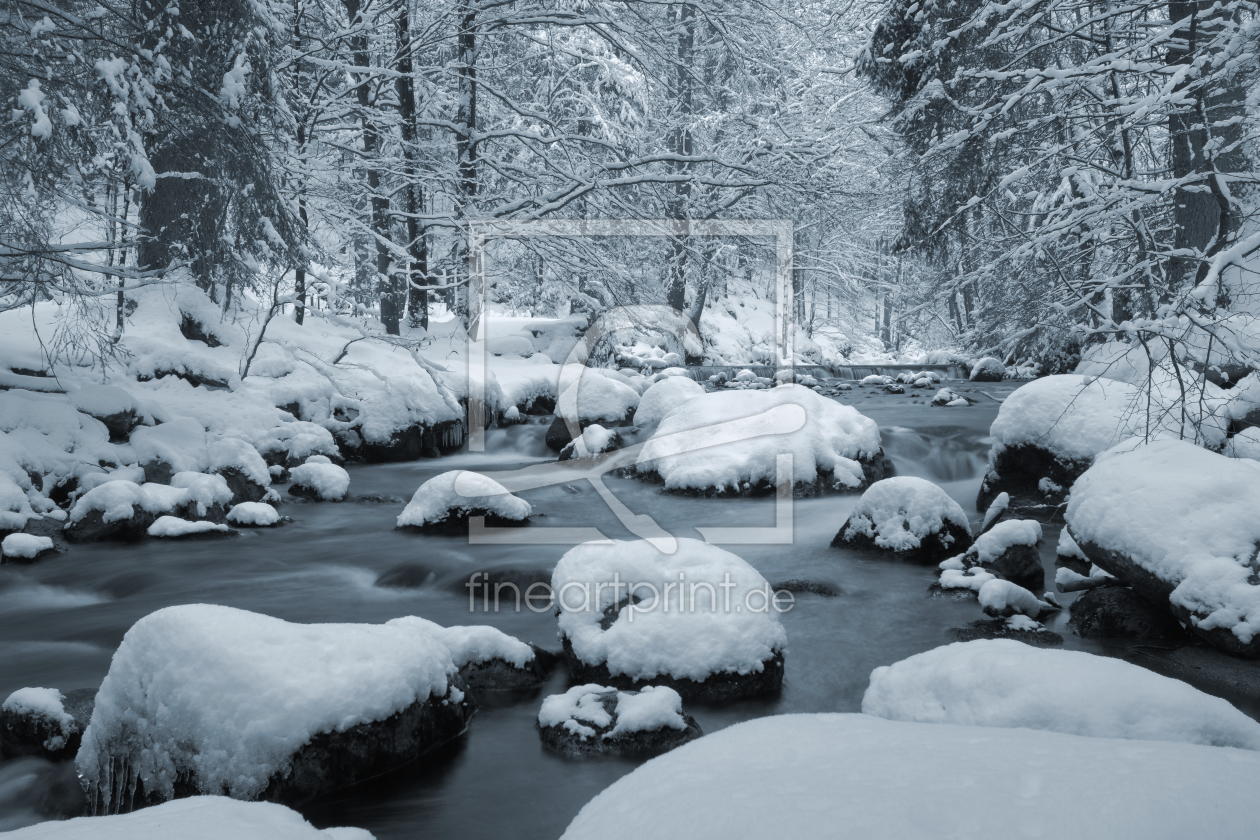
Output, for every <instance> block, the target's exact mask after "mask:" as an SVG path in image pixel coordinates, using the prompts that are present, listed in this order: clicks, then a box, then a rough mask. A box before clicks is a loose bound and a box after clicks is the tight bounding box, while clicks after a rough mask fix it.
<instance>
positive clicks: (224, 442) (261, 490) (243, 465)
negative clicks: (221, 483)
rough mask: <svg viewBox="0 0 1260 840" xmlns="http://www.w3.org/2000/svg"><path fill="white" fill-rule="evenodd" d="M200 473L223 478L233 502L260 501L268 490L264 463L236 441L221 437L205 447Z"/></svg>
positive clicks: (269, 478) (269, 477)
mask: <svg viewBox="0 0 1260 840" xmlns="http://www.w3.org/2000/svg"><path fill="white" fill-rule="evenodd" d="M203 472H208V473H214V474H215V475H221V476H223V479H224V480H225V481H226V482H227V485H228V489H229V490H231V491H232V501H233V502H257V501H260V500H261V499H262V497H263V496H265V495H267V489H268V488H269V487H271V473H270V471H269V470H268V468H267V462H266V461H265V460H263V457H262V456H261V455H259V454H258V450H257V449H255V448H254V447H253V446H251V445H250V444H248V443H246V442H245V441H243V440H241V439H240V438H233V437H225V438H220V439H219V440H216V441H213V442H211V443H210V444H208V445H207V446H206V466H205V469H204V470H203Z"/></svg>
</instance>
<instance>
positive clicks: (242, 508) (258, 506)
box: [227, 502, 280, 528]
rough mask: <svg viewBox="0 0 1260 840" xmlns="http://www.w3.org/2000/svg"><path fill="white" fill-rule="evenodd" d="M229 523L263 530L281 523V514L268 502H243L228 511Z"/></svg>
mask: <svg viewBox="0 0 1260 840" xmlns="http://www.w3.org/2000/svg"><path fill="white" fill-rule="evenodd" d="M227 521H228V522H231V523H233V524H235V525H253V526H256V527H260V528H261V527H266V526H268V525H275V524H276V523H277V522H279V521H280V514H279V513H277V512H276V509H275V508H273V507H272V506H271V505H269V504H267V503H266V502H241V503H240V504H239V505H236V506H234V507H233V508H232V509H231V510H229V511H228V515H227Z"/></svg>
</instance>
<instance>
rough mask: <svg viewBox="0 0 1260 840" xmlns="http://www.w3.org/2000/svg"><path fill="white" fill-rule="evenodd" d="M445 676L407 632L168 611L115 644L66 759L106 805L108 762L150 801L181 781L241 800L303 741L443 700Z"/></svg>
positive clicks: (441, 659)
mask: <svg viewBox="0 0 1260 840" xmlns="http://www.w3.org/2000/svg"><path fill="white" fill-rule="evenodd" d="M454 673H455V666H454V664H453V663H452V662H451V657H450V652H449V651H448V650H447V648H446V647H445V646H444V645H443V644H442V643H441V642H440V641H438V640H437V639H435V638H434V637H433V636H432V635H431V634H429V633H427V632H425V630H424V629H423V628H421V627H420V626H418V625H415V624H408V623H405V622H403V623H392V622H391V623H389V624H384V625H368V624H291V623H289V622H287V621H282V620H281V619H278V618H272V617H270V616H266V615H259V614H257V613H252V612H247V611H245V610H238V609H233V608H231V607H221V606H212V605H209V604H190V605H186V606H178V607H167V608H165V609H162V610H158V611H157V612H155V613H151V614H150V615H147V616H145V617H144V618H142V619H140V620H139V621H137V622H136V623H135V624H134V625H132V627H131V629H130V630H128V631H127V634H126V635H125V636H124V637H123V641H122V644H121V645H120V646H119V647H118V650H117V652H115V654H114V658H113V661H112V662H111V663H110V668H109V673H108V674H107V675H106V677H105V681H104V682H103V683H102V684H101V688H100V692H99V693H98V694H97V697H96V708H95V709H94V711H93V712H92V720H91V723H90V724H89V725H88V728H87V731H86V732H85V733H84V734H83V746H82V747H81V748H80V750H79V754H78V757H77V759H76V762H77V765H78V770H79V773H80V776H81V778H82V779H83V781H84V784H85V786H89V787H94V788H96V789H97V790H99V791H100V793H101V794H102V795H103V796H105V797H106V798H107V797H108V795H109V787H110V785H109V777H110V773H111V762H117V761H118V760H119V759H123V760H125V761H126V762H127V763H128V765H129V768H130V772H131V773H133V774H135V775H139V776H141V777H143V778H144V781H145V789H146V791H148V792H150V793H155V794H159V795H161V796H165V797H171V796H173V795H174V783H175V781H176V780H177V779H178V778H179V777H180V776H181V775H185V776H186V775H188V774H190V773H192V774H194V775H195V777H196V778H197V780H198V782H199V784H200V786H201V791H203V792H206V791H214V792H216V793H219V792H222V793H226V794H228V795H230V796H232V797H234V798H243V799H248V798H253V797H256V796H257V795H258V794H260V793H261V792H262V791H263V790H264V789H265V788H266V787H267V783H268V780H269V779H270V778H271V776H272V775H273V774H275V773H277V772H280V771H283V770H284V769H285V762H286V760H287V759H289V758H290V757H291V756H292V755H293V753H294V752H296V751H297V750H298V749H299V748H300V747H302V746H303V745H304V744H306V743H307V742H308V741H309V740H310V739H311V737H312V736H314V735H316V734H318V733H320V732H334V731H336V732H342V731H345V730H347V729H349V728H351V727H353V726H356V725H358V724H361V723H368V722H371V721H378V720H384V719H385V718H387V717H389V716H390V715H392V714H394V713H395V712H399V711H401V710H403V709H404V708H406V707H408V706H410V705H411V704H412V703H414V702H416V701H417V700H424V699H426V698H428V697H431V696H432V697H436V698H442V697H444V696H445V695H446V694H447V686H448V683H447V680H448V677H449V676H451V675H452V674H454ZM113 766H117V765H116V764H115V765H113ZM106 804H108V803H107V802H106Z"/></svg>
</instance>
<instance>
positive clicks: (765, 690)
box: [563, 637, 783, 703]
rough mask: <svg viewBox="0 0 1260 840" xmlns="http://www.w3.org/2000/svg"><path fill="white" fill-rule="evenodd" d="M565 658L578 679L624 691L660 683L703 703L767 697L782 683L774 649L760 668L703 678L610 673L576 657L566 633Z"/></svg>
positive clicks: (778, 657) (778, 655)
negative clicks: (633, 676)
mask: <svg viewBox="0 0 1260 840" xmlns="http://www.w3.org/2000/svg"><path fill="white" fill-rule="evenodd" d="M563 643H564V658H565V661H566V662H567V663H568V664H569V675H570V676H571V677H572V678H573V679H574V680H575V681H577V682H579V683H597V684H599V685H607V686H612V687H613V688H619V689H622V690H623V691H638V690H639V689H641V688H643V687H644V686H647V685H663V686H668V687H669V688H672V689H674V690H675V691H677V692H678V693H679V695H681V696H682V698H683V699H684V700H696V701H699V702H702V703H720V702H725V701H728V700H740V699H743V698H747V697H768V696H773V695H776V694H778V693H779V690H780V689H781V688H782V687H783V652H782V651H776V652H775V654H774V655H773V656H771V657H770V658H769V659H766V660H764V661H763V662H762V663H761V664H762V669H761V670H760V671H753V672H751V673H748V674H736V673H733V672H730V671H723V672H720V673H716V674H711V675H709V676H708V677H706V678H705V679H703V680H699V681H697V680H692V679H688V678H686V677H673V676H670V675H668V674H658V675H657V676H655V677H653V678H651V679H649V680H636V679H633V678H631V677H628V676H626V675H625V674H615V675H614V674H613V673H611V672H610V671H609V670H608V666H607V665H606V664H604V663H603V662H601V663H599V664H597V665H589V664H587V663H585V662H583V661H582V660H580V659H578V658H577V655H576V654H575V653H574V652H573V645H572V644H571V643H570V642H569V639H568V637H565V638H564V639H563Z"/></svg>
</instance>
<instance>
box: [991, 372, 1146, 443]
mask: <svg viewBox="0 0 1260 840" xmlns="http://www.w3.org/2000/svg"><path fill="white" fill-rule="evenodd" d="M1137 398H1138V389H1137V388H1135V387H1134V386H1132V385H1129V384H1128V383H1126V382H1117V381H1115V380H1114V379H1098V378H1092V377H1088V376H1078V375H1077V374H1067V373H1065V374H1059V375H1057V376H1046V377H1042V378H1041V379H1034V380H1033V381H1032V382H1029V383H1028V384H1027V385H1022V386H1020V387H1019V388H1017V389H1015V391H1014V392H1012V393H1011V395H1010V396H1008V397H1007V398H1006V400H1005V401H1004V402H1003V403H1002V407H1001V408H999V409H998V416H997V419H996V420H994V421H993V425H992V426H990V427H989V434H990V435H992V436H993V437H995V438H997V443H996V444H994V449H995V450H996V449H998V448H999V447H1008V446H1016V445H1018V444H1032V445H1034V446H1039V447H1041V448H1042V449H1046V450H1049V451H1050V452H1052V453H1054V454H1055V455H1057V456H1059V457H1061V458H1093V457H1094V456H1095V455H1097V454H1098V453H1099V452H1102V451H1103V450H1105V449H1108V448H1110V447H1111V446H1113V445H1115V444H1116V443H1118V442H1119V441H1121V440H1123V439H1124V438H1127V437H1129V436H1130V435H1132V434H1134V433H1135V432H1136V431H1138V430H1140V429H1141V428H1143V424H1142V422H1141V418H1139V417H1136V416H1135V414H1134V408H1135V401H1136V400H1137Z"/></svg>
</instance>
